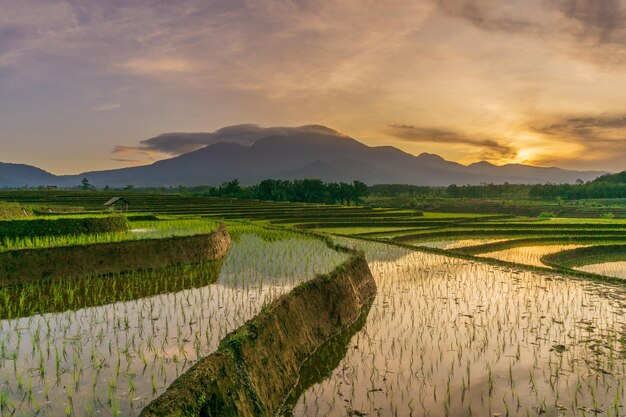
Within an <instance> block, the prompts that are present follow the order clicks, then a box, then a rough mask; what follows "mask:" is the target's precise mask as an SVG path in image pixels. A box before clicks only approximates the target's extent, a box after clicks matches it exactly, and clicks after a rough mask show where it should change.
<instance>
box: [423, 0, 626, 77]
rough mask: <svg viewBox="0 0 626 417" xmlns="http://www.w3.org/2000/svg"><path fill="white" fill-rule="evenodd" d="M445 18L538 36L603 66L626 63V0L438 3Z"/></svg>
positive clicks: (441, 0) (438, 0)
mask: <svg viewBox="0 0 626 417" xmlns="http://www.w3.org/2000/svg"><path fill="white" fill-rule="evenodd" d="M435 1H436V4H437V5H438V7H439V10H440V11H441V12H443V13H444V14H445V15H448V16H452V17H456V18H460V19H463V20H465V21H467V22H468V23H470V24H471V25H473V26H475V27H476V28H479V29H481V30H485V31H489V32H500V33H507V34H513V35H524V36H532V37H534V38H535V39H536V40H538V41H540V42H541V43H542V44H543V45H545V46H548V47H550V48H552V49H554V50H557V51H559V52H563V53H565V54H566V55H568V57H569V58H573V59H576V60H580V61H585V62H591V63H594V64H597V65H601V66H614V65H623V64H626V7H625V6H624V4H623V1H622V0H524V1H507V2H503V1H497V0H435Z"/></svg>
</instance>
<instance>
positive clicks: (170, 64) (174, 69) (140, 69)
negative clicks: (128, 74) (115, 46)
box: [122, 58, 194, 74]
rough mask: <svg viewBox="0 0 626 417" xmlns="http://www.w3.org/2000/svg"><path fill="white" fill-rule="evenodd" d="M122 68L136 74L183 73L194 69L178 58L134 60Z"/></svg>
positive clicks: (191, 65) (190, 64) (188, 62)
mask: <svg viewBox="0 0 626 417" xmlns="http://www.w3.org/2000/svg"><path fill="white" fill-rule="evenodd" d="M122 67H125V68H128V69H129V70H131V71H132V72H136V73H138V74H159V73H183V72H191V71H192V70H193V69H194V65H193V64H192V63H191V62H190V61H188V60H185V59H180V58H152V59H149V58H135V59H131V60H129V61H128V62H126V63H125V64H123V65H122Z"/></svg>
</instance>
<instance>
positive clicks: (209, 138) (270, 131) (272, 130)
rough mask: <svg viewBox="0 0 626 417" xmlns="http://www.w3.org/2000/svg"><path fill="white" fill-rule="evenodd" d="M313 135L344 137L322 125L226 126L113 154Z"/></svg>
mask: <svg viewBox="0 0 626 417" xmlns="http://www.w3.org/2000/svg"><path fill="white" fill-rule="evenodd" d="M306 133H316V134H323V135H332V136H344V135H342V134H341V133H340V132H338V131H336V130H334V129H330V128H328V127H325V126H319V125H307V126H299V127H261V126H258V125H255V124H242V125H235V126H227V127H223V128H221V129H218V130H216V131H215V132H210V133H164V134H161V135H159V136H156V137H153V138H150V139H146V140H143V141H141V142H140V144H139V146H137V147H128V146H120V145H118V146H116V147H115V148H114V149H113V153H117V154H125V153H143V154H144V155H155V154H157V153H163V154H169V155H181V154H183V153H187V152H192V151H195V150H197V149H200V148H203V147H205V146H208V145H213V144H216V143H219V142H228V143H237V144H240V145H244V146H250V145H252V144H253V143H254V142H256V141H257V140H259V139H262V138H265V137H268V136H275V135H280V136H287V135H294V134H306Z"/></svg>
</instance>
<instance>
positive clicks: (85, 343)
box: [0, 235, 346, 416]
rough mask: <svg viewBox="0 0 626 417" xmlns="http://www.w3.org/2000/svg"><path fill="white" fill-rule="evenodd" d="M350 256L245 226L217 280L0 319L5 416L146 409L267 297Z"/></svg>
mask: <svg viewBox="0 0 626 417" xmlns="http://www.w3.org/2000/svg"><path fill="white" fill-rule="evenodd" d="M345 259H346V256H345V255H342V254H338V253H337V252H334V251H332V250H330V249H329V248H327V247H326V245H325V244H324V243H322V242H320V241H317V240H303V239H288V240H283V241H277V242H265V241H263V240H261V239H259V238H257V237H255V236H250V235H244V236H242V237H241V238H240V239H239V241H237V242H234V243H233V245H232V246H231V248H230V249H229V252H228V254H227V256H226V258H225V259H224V261H223V267H222V270H221V273H220V276H219V278H218V280H217V282H216V283H215V284H213V285H208V286H204V287H200V288H193V289H185V290H182V291H178V292H170V293H166V294H160V295H156V296H152V297H147V298H142V299H137V300H132V301H125V302H118V303H112V304H106V305H102V306H98V307H90V308H82V309H78V310H76V311H67V312H64V313H49V314H43V315H33V316H30V317H24V318H20V319H14V320H1V321H0V415H2V416H5V415H19V416H22V415H27V416H34V415H40V416H64V415H75V416H91V415H104V416H111V415H120V416H134V415H137V414H138V413H139V411H140V410H141V409H142V408H143V406H144V405H145V404H147V403H148V402H149V401H150V400H151V399H153V398H154V397H156V396H157V395H159V394H161V393H162V392H163V391H164V390H165V388H166V387H167V386H168V385H169V384H170V383H171V382H172V381H173V380H174V379H175V378H176V377H177V376H178V375H180V374H181V373H182V372H184V371H185V370H187V369H188V368H189V367H190V366H191V365H192V364H193V363H194V362H196V361H197V360H198V359H199V358H201V357H204V356H206V355H208V354H209V353H211V352H212V351H214V350H215V349H216V348H217V346H218V343H219V341H220V340H221V339H222V338H223V337H224V336H225V335H226V334H227V333H228V332H230V331H232V330H234V329H235V328H237V327H239V326H240V325H241V324H243V323H244V322H245V321H246V320H248V319H250V318H251V317H253V316H254V315H256V314H257V313H258V312H259V310H260V309H261V307H262V306H263V305H264V304H265V303H269V302H271V301H272V300H273V299H275V298H277V297H278V296H280V295H282V294H284V293H285V292H287V291H289V290H290V289H291V288H293V286H295V285H297V284H298V283H300V282H302V281H303V280H306V279H310V278H312V277H313V276H314V275H315V274H316V273H322V272H329V271H331V270H332V269H333V268H334V267H335V266H336V265H338V264H339V263H341V262H343V261H344V260H345ZM118 291H121V292H123V291H125V289H124V288H123V287H122V288H118ZM15 302H16V303H17V302H19V297H16V298H15Z"/></svg>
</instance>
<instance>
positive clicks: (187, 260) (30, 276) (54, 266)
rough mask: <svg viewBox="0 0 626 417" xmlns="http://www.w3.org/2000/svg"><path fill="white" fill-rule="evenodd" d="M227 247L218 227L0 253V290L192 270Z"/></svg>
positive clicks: (221, 227)
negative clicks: (188, 233)
mask: <svg viewBox="0 0 626 417" xmlns="http://www.w3.org/2000/svg"><path fill="white" fill-rule="evenodd" d="M230 243H231V237H230V234H229V233H228V231H227V230H226V227H225V226H224V225H223V224H220V225H219V226H218V227H217V228H216V229H215V230H214V231H212V232H211V233H208V234H198V235H192V236H176V237H169V238H163V239H140V240H127V241H122V242H114V243H95V244H92V245H76V246H62V247H52V248H41V249H16V250H9V251H2V252H0V286H7V285H19V284H24V283H27V282H36V281H39V280H42V279H54V278H60V277H62V278H80V277H84V276H94V275H105V274H111V273H121V272H128V271H133V270H141V269H156V268H162V267H167V266H174V265H182V264H192V263H197V262H200V261H205V260H216V259H220V258H222V257H224V255H225V254H226V251H227V250H228V248H229V246H230Z"/></svg>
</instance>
